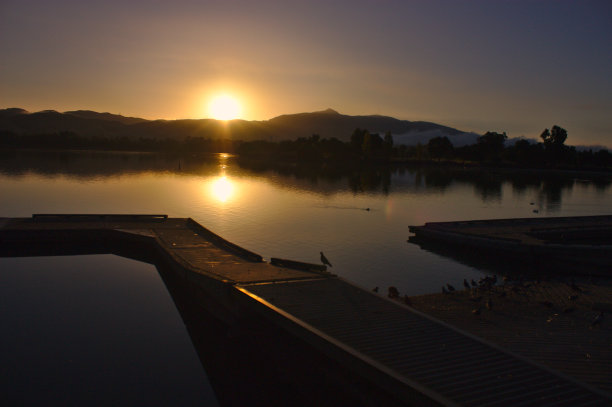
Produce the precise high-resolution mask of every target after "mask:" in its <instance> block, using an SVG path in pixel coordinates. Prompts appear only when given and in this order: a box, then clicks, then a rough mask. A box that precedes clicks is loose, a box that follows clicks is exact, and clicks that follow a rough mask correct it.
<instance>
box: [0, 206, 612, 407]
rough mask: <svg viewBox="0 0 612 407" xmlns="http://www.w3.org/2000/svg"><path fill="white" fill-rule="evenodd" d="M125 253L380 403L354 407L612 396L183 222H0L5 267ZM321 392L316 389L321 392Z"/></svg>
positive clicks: (593, 402)
mask: <svg viewBox="0 0 612 407" xmlns="http://www.w3.org/2000/svg"><path fill="white" fill-rule="evenodd" d="M126 246H138V247H140V248H141V249H142V250H143V251H144V252H147V251H149V252H156V253H158V254H159V255H160V256H161V257H162V258H163V259H164V261H165V262H166V263H167V265H169V266H170V267H171V269H172V271H173V273H174V274H175V275H176V276H178V277H179V278H180V279H181V280H184V281H185V282H187V283H188V284H189V286H191V287H194V289H197V292H198V295H199V296H200V297H201V299H202V303H203V304H205V305H206V306H207V307H208V308H210V310H211V311H212V312H214V313H216V314H218V316H219V317H220V318H224V319H225V320H230V321H233V323H235V324H238V325H239V324H241V323H243V322H245V321H249V323H250V324H253V323H254V322H253V321H257V320H258V319H261V320H266V321H267V323H272V324H273V325H274V326H276V327H278V328H279V329H281V330H283V331H285V332H289V333H290V334H291V335H292V336H293V337H295V338H297V339H298V340H299V341H300V342H304V343H305V344H307V345H308V346H309V347H312V348H313V349H316V350H317V351H318V352H321V353H323V354H325V355H326V356H327V357H330V358H331V359H333V360H335V361H337V362H338V364H339V366H341V370H343V369H344V370H345V371H346V372H347V374H348V373H349V372H350V373H351V374H357V375H359V376H360V377H361V378H363V379H364V380H366V381H367V382H368V383H371V384H372V385H373V386H374V387H375V388H376V389H378V390H377V391H379V392H380V394H381V395H384V397H383V396H381V397H383V398H377V397H373V398H372V399H370V400H365V399H364V400H361V401H362V402H363V404H364V405H377V404H379V402H380V401H381V400H383V399H384V400H393V401H394V402H393V403H391V404H396V405H445V406H508V405H512V406H527V405H534V406H609V405H612V396H611V395H610V394H608V393H606V392H604V391H602V390H600V389H597V388H593V387H591V386H588V385H586V384H583V383H580V382H578V381H576V380H574V379H572V378H569V377H567V376H564V375H562V374H560V373H558V372H557V371H554V370H551V369H548V368H546V367H543V366H540V365H537V364H536V363H534V362H532V361H530V360H528V359H525V358H523V357H520V356H517V355H515V354H512V353H509V352H507V351H505V350H503V349H501V348H499V347H497V346H495V345H492V344H490V343H487V342H485V341H483V340H481V339H479V338H476V337H474V336H472V335H470V334H467V333H465V332H462V331H460V330H458V329H455V328H453V327H451V326H449V325H447V324H445V323H443V322H441V321H438V320H436V319H434V318H431V317H429V316H427V315H425V314H422V313H420V312H418V311H416V310H414V309H412V308H410V307H408V306H405V305H403V304H400V303H399V302H397V301H392V300H389V299H387V298H385V297H383V296H380V295H378V294H375V293H372V292H370V291H368V290H363V289H361V288H359V287H357V286H355V285H353V284H351V283H349V282H347V281H345V280H343V279H341V278H339V277H337V276H335V275H333V274H330V273H328V272H327V271H326V270H325V268H324V267H323V266H320V265H309V264H305V263H299V262H292V261H288V260H283V259H272V260H271V262H270V263H267V262H264V261H263V260H262V258H261V256H259V255H257V254H255V253H253V252H251V251H249V250H246V249H244V248H241V247H239V246H237V245H235V244H233V243H231V242H228V241H226V240H224V239H223V238H221V237H219V236H218V235H216V234H214V233H212V232H211V231H209V230H208V229H206V228H204V227H202V226H201V225H199V224H198V223H196V222H195V221H193V220H191V219H173V218H167V217H166V216H165V215H33V217H32V218H1V219H0V255H2V256H31V255H43V254H45V253H47V254H58V253H60V254H61V253H65V254H71V253H73V254H75V253H85V252H88V253H91V252H97V253H117V254H121V252H122V250H124V248H125V247H126ZM79 248H81V249H79ZM289 266H291V267H289ZM295 369H300V366H295ZM325 381H326V378H325V377H321V378H320V383H321V386H325ZM387 405H389V404H387Z"/></svg>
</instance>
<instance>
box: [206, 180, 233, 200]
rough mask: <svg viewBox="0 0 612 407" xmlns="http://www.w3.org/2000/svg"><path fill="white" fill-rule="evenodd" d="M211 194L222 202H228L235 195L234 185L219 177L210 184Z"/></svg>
mask: <svg viewBox="0 0 612 407" xmlns="http://www.w3.org/2000/svg"><path fill="white" fill-rule="evenodd" d="M210 194H211V195H212V196H213V197H214V198H215V199H216V200H218V201H220V202H227V201H228V199H230V198H231V197H232V195H233V194H234V185H233V184H232V182H231V181H230V180H229V179H227V177H225V176H222V177H219V178H217V179H215V180H214V181H213V182H212V184H210Z"/></svg>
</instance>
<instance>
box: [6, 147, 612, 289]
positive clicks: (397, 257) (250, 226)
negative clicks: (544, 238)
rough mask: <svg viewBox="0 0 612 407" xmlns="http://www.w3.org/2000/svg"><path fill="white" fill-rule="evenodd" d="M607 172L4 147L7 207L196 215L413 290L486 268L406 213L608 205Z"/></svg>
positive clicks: (476, 215) (448, 215) (235, 235)
mask: <svg viewBox="0 0 612 407" xmlns="http://www.w3.org/2000/svg"><path fill="white" fill-rule="evenodd" d="M610 182H611V179H610V176H597V177H594V176H587V175H577V174H562V175H560V174H554V173H548V174H544V175H542V174H536V173H528V172H502V171H494V170H462V169H454V170H449V169H429V170H425V169H405V170H393V171H383V170H373V171H353V172H350V173H349V174H338V173H334V172H332V171H322V170H317V171H303V170H300V171H297V170H284V171H273V170H265V169H261V168H259V169H257V170H254V169H248V168H245V166H244V165H243V166H241V165H239V163H238V162H237V159H236V158H235V157H228V156H225V155H218V156H211V157H205V158H192V159H189V160H185V159H184V158H183V159H179V158H173V157H160V156H154V155H142V154H95V153H91V154H86V155H84V156H83V155H81V156H79V155H75V154H69V153H54V154H49V153H47V154H44V155H42V154H34V153H31V154H24V153H20V154H17V155H4V156H2V157H1V158H0V191H2V193H1V194H0V213H1V215H0V216H7V217H13V216H30V215H31V214H32V213H165V214H168V215H170V216H176V217H192V218H194V219H195V220H196V221H198V222H199V223H201V224H202V225H204V226H206V227H208V228H209V229H211V230H213V231H214V232H216V233H218V234H220V235H221V236H223V237H225V238H226V239H228V240H230V241H233V242H235V243H237V244H239V245H241V246H243V247H245V248H247V249H249V250H252V251H255V252H257V253H259V254H261V255H262V256H264V258H270V257H282V258H289V259H294V260H301V261H306V262H314V263H317V262H319V251H324V252H325V254H326V256H327V257H328V258H329V260H330V261H331V263H332V264H333V268H332V269H331V271H333V272H334V273H337V274H338V275H340V276H342V277H345V278H346V279H348V280H350V281H353V282H355V283H357V284H359V285H361V286H364V287H366V288H371V287H374V286H380V287H387V286H390V285H394V286H396V287H397V288H398V289H399V290H400V292H401V293H407V294H409V295H414V294H422V293H429V292H437V291H439V289H440V286H441V285H442V284H444V283H447V282H450V283H451V284H456V285H461V282H462V281H463V278H468V279H469V278H478V277H480V276H482V275H483V274H482V273H483V272H482V271H481V270H478V269H476V268H473V267H470V266H466V265H463V264H460V263H458V262H456V261H454V260H450V259H447V258H444V257H441V256H438V255H436V254H433V253H430V252H427V251H424V250H422V249H420V248H419V247H418V246H416V245H414V244H411V243H407V239H408V237H409V235H410V234H409V232H408V226H409V225H420V224H423V223H425V222H430V221H446V220H466V219H489V218H510V217H536V216H575V215H601V214H610V213H611V210H612V193H611V190H610V185H611V184H610ZM367 208H369V209H370V210H369V211H368V210H366V209H367ZM534 211H538V212H537V213H535V212H534Z"/></svg>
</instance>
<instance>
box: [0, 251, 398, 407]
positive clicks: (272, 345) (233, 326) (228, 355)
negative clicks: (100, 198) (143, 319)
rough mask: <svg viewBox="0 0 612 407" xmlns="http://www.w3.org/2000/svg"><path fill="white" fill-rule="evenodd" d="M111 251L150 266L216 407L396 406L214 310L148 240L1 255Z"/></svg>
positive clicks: (271, 331)
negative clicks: (204, 375) (168, 298)
mask: <svg viewBox="0 0 612 407" xmlns="http://www.w3.org/2000/svg"><path fill="white" fill-rule="evenodd" d="M85 254H115V255H119V256H122V257H126V258H129V259H133V260H138V261H142V262H146V263H150V264H153V265H155V267H156V268H157V270H158V272H159V274H160V276H161V278H162V280H163V282H164V284H165V286H166V288H167V290H168V292H169V294H170V295H171V298H172V300H173V302H174V304H175V306H176V308H177V310H178V311H179V314H180V316H181V319H182V320H183V323H184V324H185V326H186V328H187V332H188V334H189V337H190V339H191V342H192V343H193V345H194V348H195V350H196V352H197V354H198V357H199V359H200V363H201V364H202V366H203V368H204V370H205V371H206V373H207V375H208V379H209V382H210V384H211V386H212V388H213V391H214V392H215V396H216V398H217V400H218V402H219V405H221V406H244V405H250V406H290V405H291V406H293V405H295V406H312V405H317V406H330V407H331V406H339V405H371V406H375V405H381V404H383V405H389V406H395V405H401V404H400V403H399V402H398V401H397V400H396V399H395V398H394V397H393V396H390V395H388V394H386V393H384V392H382V391H381V390H380V389H378V388H376V387H375V386H374V385H372V384H371V383H370V382H368V381H366V380H364V379H363V378H361V377H360V376H358V375H356V374H354V373H353V372H351V371H350V369H348V368H347V367H346V366H343V365H341V364H340V363H338V362H337V361H335V360H332V359H330V358H329V357H327V356H325V355H324V354H322V353H320V352H319V351H317V350H315V349H314V348H312V347H311V346H309V345H308V344H307V343H305V342H304V341H302V340H301V339H299V338H297V337H294V336H292V335H291V334H289V333H287V332H286V331H284V330H281V329H280V328H278V327H277V326H276V325H274V324H272V323H270V322H268V321H267V320H264V319H262V318H258V317H254V315H253V314H249V315H248V316H246V315H245V316H240V315H232V316H231V317H229V318H223V317H220V315H227V314H226V311H223V312H219V311H218V310H216V309H214V307H216V306H218V307H223V305H221V304H216V305H215V306H214V307H211V300H210V298H206V297H207V296H206V294H205V293H204V292H203V291H202V289H201V288H199V287H198V286H197V285H196V284H193V283H190V282H188V281H187V280H186V279H185V278H183V277H182V276H181V275H179V274H178V273H176V272H175V271H174V270H173V269H172V268H171V267H170V266H169V265H168V264H167V263H166V260H165V259H164V258H163V257H162V256H161V255H160V254H158V253H157V252H156V251H153V250H151V247H150V246H149V245H147V244H144V243H140V242H135V243H133V244H128V245H126V244H125V242H111V241H108V240H105V241H99V240H97V239H93V240H92V241H91V242H75V241H64V242H55V243H50V242H48V241H46V242H44V243H32V242H27V243H10V244H3V245H1V246H0V257H35V256H66V255H85Z"/></svg>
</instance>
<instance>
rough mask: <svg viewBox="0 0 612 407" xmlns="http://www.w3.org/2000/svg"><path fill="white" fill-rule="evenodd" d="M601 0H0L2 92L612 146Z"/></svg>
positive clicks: (124, 109) (611, 24) (41, 104)
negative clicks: (223, 105)
mask: <svg viewBox="0 0 612 407" xmlns="http://www.w3.org/2000/svg"><path fill="white" fill-rule="evenodd" d="M610 44H612V1H610V0H602V1H591V0H582V1H577V0H576V1H566V0H554V1H548V0H531V1H527V0H464V1H458V0H422V1H417V0H378V1H375V0H337V1H334V0H327V1H319V0H310V1H292V0H284V1H271V0H261V1H255V0H249V1H241V0H236V1H234V0H225V1H207V0H199V1H196V0H174V1H160V0H149V1H145V0H142V1H129V0H121V1H119V0H104V1H97V0H90V1H82V0H79V1H74V0H73V1H69V0H53V1H49V0H39V1H35V0H0V55H1V57H0V108H7V107H21V108H24V109H26V110H28V111H39V110H44V109H53V110H57V111H67V110H76V109H89V110H95V111H99V112H111V113H117V114H122V115H125V116H136V117H142V118H145V119H159V118H161V119H182V118H194V119H197V118H206V117H210V111H209V108H208V106H209V101H210V100H211V99H212V98H214V97H215V96H218V95H220V94H228V95H232V96H233V97H234V98H235V99H236V100H237V101H238V102H239V103H240V105H241V115H240V116H241V118H244V119H247V120H267V119H270V118H272V117H275V116H278V115H281V114H287V113H298V112H311V111H318V110H323V109H326V108H333V109H335V110H337V111H339V112H341V113H344V114H350V115H367V114H382V115H388V116H393V117H396V118H399V119H404V120H425V121H431V122H435V123H439V124H443V125H447V126H451V127H455V128H458V129H460V130H463V131H474V132H477V133H484V132H486V131H498V132H503V131H505V132H507V134H508V136H509V137H520V136H525V137H533V138H537V137H539V134H540V133H541V132H542V130H543V129H544V128H550V127H551V126H553V125H555V124H556V125H559V126H561V127H563V128H565V129H567V131H568V134H569V137H568V141H567V143H568V144H599V145H605V146H609V147H612V119H611V117H612V52H610V49H611V48H610Z"/></svg>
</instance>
